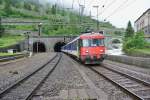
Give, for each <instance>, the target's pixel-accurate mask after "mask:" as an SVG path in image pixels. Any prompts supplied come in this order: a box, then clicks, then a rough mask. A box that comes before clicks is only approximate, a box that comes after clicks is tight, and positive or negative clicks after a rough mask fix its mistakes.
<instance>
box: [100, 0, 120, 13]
mask: <svg viewBox="0 0 150 100" xmlns="http://www.w3.org/2000/svg"><path fill="white" fill-rule="evenodd" d="M116 1H117V0H113V1H112V2H110V3H109V4H108V6H107V7H106V6H105V8H104V10H103V11H102V12H100V13H98V15H101V14H102V13H104V12H105V11H106V10H107V9H108V8H109V7H111V6H112V5H113V4H114V3H115V2H116Z"/></svg>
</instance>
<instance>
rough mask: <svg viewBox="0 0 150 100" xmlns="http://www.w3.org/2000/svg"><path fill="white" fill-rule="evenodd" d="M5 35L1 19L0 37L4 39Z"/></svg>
mask: <svg viewBox="0 0 150 100" xmlns="http://www.w3.org/2000/svg"><path fill="white" fill-rule="evenodd" d="M3 33H4V28H3V26H2V23H1V17H0V37H2V35H3Z"/></svg>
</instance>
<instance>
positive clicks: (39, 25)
mask: <svg viewBox="0 0 150 100" xmlns="http://www.w3.org/2000/svg"><path fill="white" fill-rule="evenodd" d="M41 27H42V23H39V24H38V28H39V36H41Z"/></svg>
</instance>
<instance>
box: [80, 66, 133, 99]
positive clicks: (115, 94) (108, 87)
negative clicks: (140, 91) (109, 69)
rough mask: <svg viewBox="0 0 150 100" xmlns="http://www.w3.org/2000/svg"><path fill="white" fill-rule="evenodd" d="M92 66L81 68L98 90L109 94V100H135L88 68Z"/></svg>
mask: <svg viewBox="0 0 150 100" xmlns="http://www.w3.org/2000/svg"><path fill="white" fill-rule="evenodd" d="M91 66H94V65H90V66H88V65H87V66H86V67H85V66H81V67H83V68H82V69H83V70H84V72H85V73H86V75H87V76H88V77H89V78H90V79H91V80H92V81H93V83H94V84H95V85H96V87H97V88H100V89H101V90H103V91H104V92H105V93H106V94H108V100H134V99H133V98H132V97H131V96H129V95H128V94H126V93H124V92H123V91H122V90H120V88H119V87H117V86H114V85H113V84H112V83H111V82H109V81H108V80H106V79H105V78H103V77H102V76H100V75H98V74H96V73H95V72H93V71H92V70H91V69H89V68H87V67H91Z"/></svg>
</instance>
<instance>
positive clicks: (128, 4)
mask: <svg viewBox="0 0 150 100" xmlns="http://www.w3.org/2000/svg"><path fill="white" fill-rule="evenodd" d="M126 1H127V2H126V3H123V4H122V5H120V6H119V7H118V9H116V10H114V11H113V12H112V13H111V14H109V15H108V16H107V17H105V20H106V19H108V18H110V17H111V16H113V15H114V14H116V13H118V12H119V11H121V10H123V9H125V8H127V7H129V6H130V5H131V4H133V3H135V1H136V0H133V1H131V2H128V1H129V0H126ZM123 5H124V6H125V5H126V7H124V6H123Z"/></svg>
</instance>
